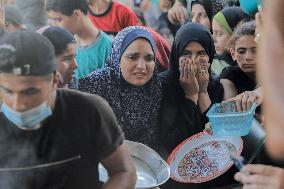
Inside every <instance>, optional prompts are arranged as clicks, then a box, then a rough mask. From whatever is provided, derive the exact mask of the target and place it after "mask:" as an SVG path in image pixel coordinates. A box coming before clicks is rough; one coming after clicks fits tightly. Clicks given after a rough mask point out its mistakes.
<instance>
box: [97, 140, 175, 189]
mask: <svg viewBox="0 0 284 189" xmlns="http://www.w3.org/2000/svg"><path fill="white" fill-rule="evenodd" d="M124 143H125V144H126V146H127V147H128V150H129V152H130V155H131V156H132V159H133V161H134V163H135V166H136V174H137V182H136V186H135V188H136V189H150V188H155V187H157V186H159V185H162V184H164V183H165V182H166V181H167V180H168V179H169V178H170V168H169V166H168V164H167V163H166V162H165V161H164V160H163V159H162V158H161V157H160V156H159V154H158V153H157V152H155V151H154V150H152V149H151V148H149V147H148V146H146V145H144V144H141V143H138V142H132V141H128V140H125V141H124ZM99 178H100V181H102V182H106V181H107V179H108V174H107V171H106V169H105V168H104V167H103V166H102V164H99Z"/></svg>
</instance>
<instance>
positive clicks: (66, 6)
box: [46, 0, 112, 79]
mask: <svg viewBox="0 0 284 189" xmlns="http://www.w3.org/2000/svg"><path fill="white" fill-rule="evenodd" d="M88 6H89V3H88V0H47V3H46V9H47V11H48V14H49V17H50V19H51V20H52V21H53V23H54V24H55V25H59V26H63V27H64V28H66V29H67V30H68V31H70V32H71V33H72V34H75V38H76V42H77V45H78V47H77V50H76V61H77V64H78V69H77V70H76V72H75V78H76V79H80V78H84V77H86V76H87V75H88V74H89V73H91V72H92V71H94V70H97V69H99V68H103V67H105V63H106V60H107V58H108V56H109V53H110V50H111V45H112V39H111V37H109V36H108V35H107V34H105V33H104V32H103V31H100V30H99V29H97V28H96V27H94V25H93V23H92V22H91V20H90V18H89V17H88V10H89V7H88Z"/></svg>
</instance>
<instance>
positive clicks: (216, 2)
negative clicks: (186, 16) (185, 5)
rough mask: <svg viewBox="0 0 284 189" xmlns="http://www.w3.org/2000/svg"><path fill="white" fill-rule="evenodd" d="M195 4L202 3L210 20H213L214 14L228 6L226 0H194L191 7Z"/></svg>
mask: <svg viewBox="0 0 284 189" xmlns="http://www.w3.org/2000/svg"><path fill="white" fill-rule="evenodd" d="M195 4H199V5H202V6H203V8H204V9H205V12H206V14H207V16H208V18H209V20H210V21H212V18H213V16H214V15H215V14H216V13H217V12H219V11H220V10H222V9H223V8H224V7H226V6H228V4H227V2H226V1H225V0H192V1H191V9H192V6H193V5H195Z"/></svg>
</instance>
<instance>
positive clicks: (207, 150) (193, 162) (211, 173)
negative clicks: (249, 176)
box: [167, 132, 243, 183]
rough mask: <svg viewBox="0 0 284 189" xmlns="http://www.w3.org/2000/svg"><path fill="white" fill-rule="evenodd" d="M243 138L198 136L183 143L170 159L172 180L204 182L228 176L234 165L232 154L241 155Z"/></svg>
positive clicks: (203, 133)
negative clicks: (226, 173)
mask: <svg viewBox="0 0 284 189" xmlns="http://www.w3.org/2000/svg"><path fill="white" fill-rule="evenodd" d="M242 149H243V141H242V139H241V138H240V137H214V136H211V135H209V134H208V133H207V132H201V133H198V134H196V135H194V136H192V137H190V138H188V139H187V140H185V141H184V142H182V143H181V144H179V145H178V146H177V147H176V148H175V149H174V150H173V152H172V153H171V155H170V156H169V158H168V160H167V163H168V164H169V166H170V170H171V178H172V179H174V180H176V181H178V182H183V183H202V182H206V181H209V180H212V179H214V178H216V177H218V176H220V175H222V174H223V173H225V172H226V171H227V170H228V169H229V168H230V167H231V166H232V165H233V161H232V160H231V159H230V154H231V153H234V154H238V155H240V154H241V152H242Z"/></svg>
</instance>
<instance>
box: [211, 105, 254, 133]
mask: <svg viewBox="0 0 284 189" xmlns="http://www.w3.org/2000/svg"><path fill="white" fill-rule="evenodd" d="M255 108H256V104H255V103H254V104H253V105H252V107H251V108H250V109H249V110H248V111H245V112H238V111H237V106H236V102H223V103H219V104H214V105H213V106H212V107H211V108H210V110H209V111H208V113H207V117H208V118H209V121H210V124H211V128H212V130H213V135H214V136H245V135H247V134H248V133H249V131H250V129H251V127H252V122H253V116H254V114H255Z"/></svg>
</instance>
